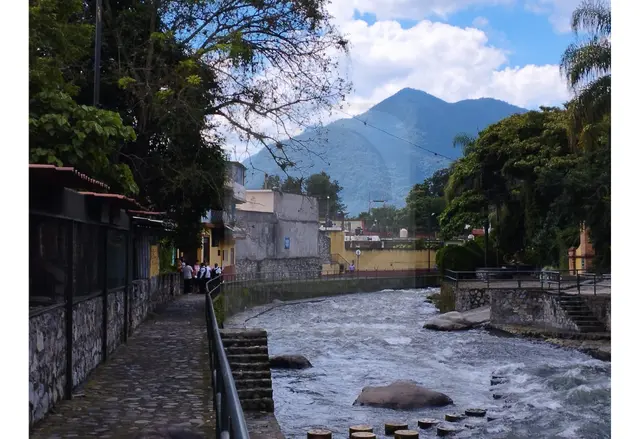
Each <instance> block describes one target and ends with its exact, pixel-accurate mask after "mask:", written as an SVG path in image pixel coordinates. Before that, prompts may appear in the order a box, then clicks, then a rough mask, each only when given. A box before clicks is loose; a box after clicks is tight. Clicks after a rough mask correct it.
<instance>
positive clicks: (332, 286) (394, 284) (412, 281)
mask: <svg viewBox="0 0 640 439" xmlns="http://www.w3.org/2000/svg"><path fill="white" fill-rule="evenodd" d="M438 284H439V279H438V277H437V276H435V275H434V276H430V277H427V276H424V275H422V276H412V275H407V276H403V277H400V276H398V277H377V278H351V279H349V278H347V277H341V278H337V279H317V280H307V281H292V282H272V283H269V282H266V283H262V284H256V285H249V284H248V285H242V284H239V285H229V286H228V287H226V286H225V290H224V315H225V316H226V317H229V316H231V315H233V314H236V313H238V312H241V311H244V310H246V309H249V308H252V307H254V306H260V305H266V304H269V303H271V302H273V301H274V300H282V301H287V300H304V299H313V298H315V297H326V296H337V295H341V294H350V293H364V292H374V291H380V290H386V289H390V290H400V289H412V288H425V287H428V286H437V285H438Z"/></svg>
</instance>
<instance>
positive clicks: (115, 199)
mask: <svg viewBox="0 0 640 439" xmlns="http://www.w3.org/2000/svg"><path fill="white" fill-rule="evenodd" d="M78 193H79V194H80V195H84V196H85V197H92V198H97V199H101V200H104V201H108V202H110V203H111V204H112V205H114V206H116V207H119V208H121V209H125V210H131V209H141V208H142V206H141V205H140V204H139V203H138V202H137V201H136V200H134V199H133V198H129V197H125V196H124V195H120V194H102V193H96V192H78Z"/></svg>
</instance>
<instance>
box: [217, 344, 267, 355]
mask: <svg viewBox="0 0 640 439" xmlns="http://www.w3.org/2000/svg"><path fill="white" fill-rule="evenodd" d="M224 351H225V353H226V354H227V356H229V355H253V354H262V355H267V356H269V349H268V348H267V346H229V347H226V346H225V348H224Z"/></svg>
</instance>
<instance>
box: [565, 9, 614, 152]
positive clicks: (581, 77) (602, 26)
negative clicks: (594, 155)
mask: <svg viewBox="0 0 640 439" xmlns="http://www.w3.org/2000/svg"><path fill="white" fill-rule="evenodd" d="M571 28H572V30H573V31H574V33H575V34H576V38H577V41H576V42H575V43H573V44H571V45H569V47H567V49H566V50H565V52H564V54H563V56H562V60H561V62H560V68H561V71H562V73H563V75H564V76H565V78H566V80H567V83H568V84H569V86H570V87H571V89H572V90H573V91H574V93H575V97H574V99H573V100H572V101H571V102H569V104H568V110H569V115H570V116H571V125H572V126H571V128H572V129H571V130H570V131H571V134H572V141H573V142H572V143H574V144H576V143H577V144H578V145H580V146H583V147H587V146H589V144H591V143H593V140H594V138H595V137H596V133H595V131H597V128H598V126H599V124H600V122H601V121H602V120H603V118H605V117H606V116H607V115H609V114H610V113H611V6H610V5H609V4H608V3H604V2H603V1H601V0H584V1H583V2H582V3H581V4H580V6H578V8H577V9H576V10H575V11H574V12H573V15H572V17H571Z"/></svg>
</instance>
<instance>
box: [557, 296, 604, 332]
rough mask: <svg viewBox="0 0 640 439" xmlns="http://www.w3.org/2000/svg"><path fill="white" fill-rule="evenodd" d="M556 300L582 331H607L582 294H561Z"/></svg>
mask: <svg viewBox="0 0 640 439" xmlns="http://www.w3.org/2000/svg"><path fill="white" fill-rule="evenodd" d="M554 300H555V301H556V303H558V305H560V307H561V308H562V309H563V310H564V312H565V313H566V314H567V317H569V318H570V319H571V321H573V322H574V323H575V324H576V326H577V327H578V329H579V331H580V332H606V328H605V327H604V325H603V324H602V322H601V321H599V320H598V319H597V318H596V316H594V315H593V313H592V312H591V310H590V309H589V307H588V306H587V305H585V303H584V302H583V300H582V298H581V297H580V296H560V297H555V298H554Z"/></svg>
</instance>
